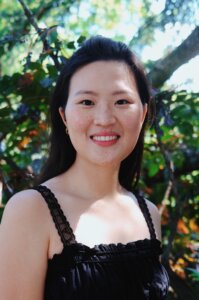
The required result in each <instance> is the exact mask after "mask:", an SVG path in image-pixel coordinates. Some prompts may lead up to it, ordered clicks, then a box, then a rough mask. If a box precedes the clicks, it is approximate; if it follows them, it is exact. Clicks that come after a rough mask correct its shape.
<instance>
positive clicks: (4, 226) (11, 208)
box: [0, 190, 49, 300]
mask: <svg viewBox="0 0 199 300" xmlns="http://www.w3.org/2000/svg"><path fill="white" fill-rule="evenodd" d="M48 219H49V218H48V209H47V207H46V204H45V201H44V200H42V199H41V196H40V194H39V193H38V192H37V191H35V190H25V191H22V192H19V193H17V194H15V195H14V196H13V197H12V198H11V199H10V200H9V201H8V203H7V205H6V207H5V210H4V213H3V218H2V222H1V225H0V245H1V247H0V265H1V268H0V278H1V279H2V278H3V280H1V281H0V290H1V295H2V297H3V299H22V298H21V295H22V294H23V299H30V300H32V299H42V295H43V287H44V280H45V274H46V269H47V254H48V245H49V225H48ZM19 270H20V272H19ZM30 270H31V272H30Z"/></svg>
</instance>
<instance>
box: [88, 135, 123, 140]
mask: <svg viewBox="0 0 199 300" xmlns="http://www.w3.org/2000/svg"><path fill="white" fill-rule="evenodd" d="M117 138H118V137H117V136H116V135H111V136H93V140H95V141H112V140H117Z"/></svg>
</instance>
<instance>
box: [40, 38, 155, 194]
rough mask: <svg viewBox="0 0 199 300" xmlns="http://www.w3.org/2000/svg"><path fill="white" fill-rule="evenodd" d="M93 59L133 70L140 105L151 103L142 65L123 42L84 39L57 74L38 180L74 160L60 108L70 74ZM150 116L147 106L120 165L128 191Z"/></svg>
mask: <svg viewBox="0 0 199 300" xmlns="http://www.w3.org/2000/svg"><path fill="white" fill-rule="evenodd" d="M95 61H121V62H124V63H126V64H127V65H128V66H129V67H130V70H131V71H132V73H133V75H134V77H135V81H136V84H137V89H138V92H139V96H140V99H141V101H142V104H143V105H144V104H145V103H147V104H148V108H149V106H150V105H149V104H150V92H149V86H148V83H147V79H146V75H145V73H144V70H143V67H142V65H141V64H140V62H139V61H138V59H137V58H136V56H135V55H134V53H133V52H132V51H131V50H130V49H129V48H128V47H127V46H126V45H125V44H124V43H122V42H116V41H113V40H111V39H109V38H105V37H102V36H95V37H92V38H90V39H88V40H86V41H85V42H84V43H83V44H82V45H81V47H80V48H79V49H78V50H77V51H76V52H74V54H73V55H72V56H71V58H70V59H68V60H67V62H66V63H65V65H64V66H63V68H62V71H61V73H60V75H59V77H58V80H57V84H56V87H55V90H54V93H53V96H52V100H51V104H50V121H51V135H50V150H49V157H48V159H47V161H46V163H45V165H44V167H43V170H42V172H41V175H40V177H39V180H38V181H39V183H41V182H44V181H46V180H48V179H50V178H53V177H55V176H57V175H59V174H61V173H63V172H65V171H67V170H68V169H69V168H70V167H71V166H72V164H73V163H74V161H75V158H76V151H75V149H74V147H73V145H72V143H71V141H70V138H69V136H68V135H66V132H65V126H64V124H63V122H62V120H61V117H60V115H59V111H58V110H59V107H63V108H64V107H65V106H66V104H67V100H68V93H69V84H70V80H71V77H72V76H73V75H74V73H75V72H76V71H77V70H78V69H79V68H80V67H82V66H85V65H87V64H89V63H92V62H95ZM148 118H149V109H148V112H147V115H146V118H145V121H144V123H143V126H142V129H141V132H140V135H139V139H138V141H137V144H136V146H135V148H134V149H133V151H132V153H130V155H129V156H128V157H126V158H125V159H124V160H123V161H122V162H121V165H120V170H119V182H120V184H121V185H122V186H123V187H124V188H126V189H127V190H133V189H134V188H135V187H136V186H137V183H138V181H139V177H140V170H141V162H142V155H143V147H144V131H145V127H146V124H147V120H148Z"/></svg>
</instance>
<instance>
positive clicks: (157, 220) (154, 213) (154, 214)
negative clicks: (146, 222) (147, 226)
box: [145, 198, 161, 240]
mask: <svg viewBox="0 0 199 300" xmlns="http://www.w3.org/2000/svg"><path fill="white" fill-rule="evenodd" d="M145 201H146V204H147V206H148V209H149V212H150V214H151V218H152V221H153V224H154V227H155V231H156V235H157V238H158V239H159V240H161V215H160V213H159V210H158V208H157V206H156V205H155V204H154V203H153V202H151V201H149V200H148V199H146V198H145Z"/></svg>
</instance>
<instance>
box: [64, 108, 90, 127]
mask: <svg viewBox="0 0 199 300" xmlns="http://www.w3.org/2000/svg"><path fill="white" fill-rule="evenodd" d="M66 120H67V124H68V128H69V130H71V131H75V132H76V133H77V132H83V131H84V130H85V128H86V127H87V126H88V124H89V122H90V120H89V117H88V116H85V115H84V114H82V113H79V112H78V110H73V109H70V110H67V111H66ZM71 133H72V132H71Z"/></svg>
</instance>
